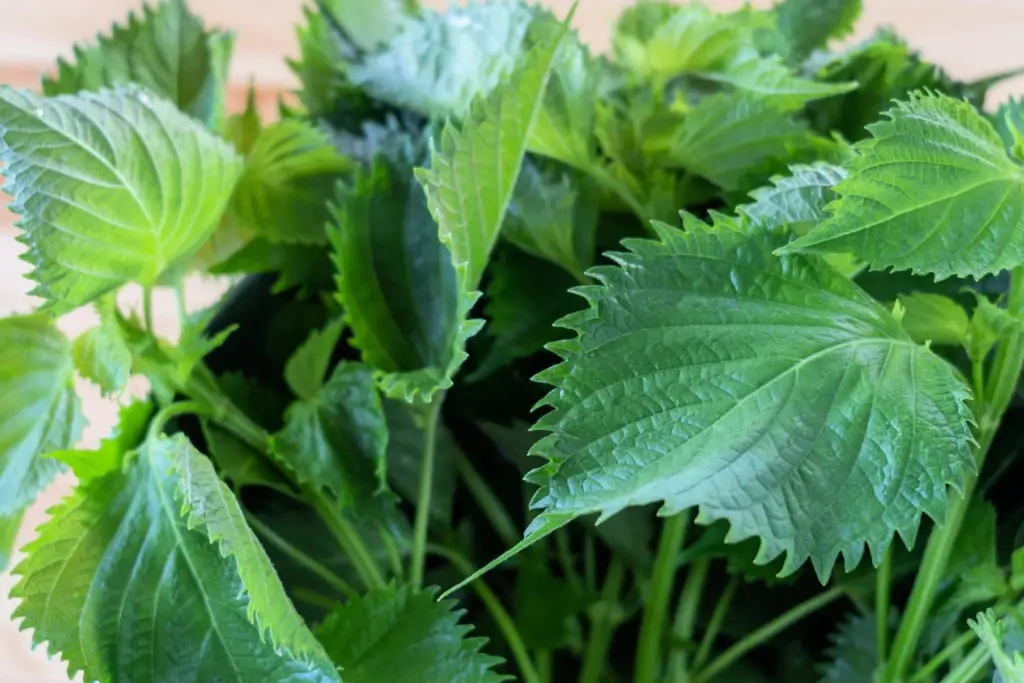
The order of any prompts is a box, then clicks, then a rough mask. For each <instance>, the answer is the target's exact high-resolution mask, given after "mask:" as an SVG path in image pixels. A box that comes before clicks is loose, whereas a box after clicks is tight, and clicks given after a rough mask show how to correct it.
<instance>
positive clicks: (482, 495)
mask: <svg viewBox="0 0 1024 683" xmlns="http://www.w3.org/2000/svg"><path fill="white" fill-rule="evenodd" d="M455 468H456V469H457V470H458V472H459V476H460V477H461V478H462V482H463V483H464V484H465V485H466V489H467V490H468V491H469V495H471V496H473V500H474V501H476V504H477V505H479V506H480V511H481V512H483V513H484V517H486V518H487V521H488V522H490V524H491V527H493V528H494V531H495V532H496V533H497V534H498V538H500V539H501V542H502V543H503V544H504V545H505V546H506V547H509V548H511V547H512V546H514V545H515V544H516V543H518V542H519V541H520V540H521V537H522V534H520V533H519V530H518V529H517V527H516V525H515V522H513V521H512V516H511V515H509V514H508V510H506V509H505V506H504V505H503V504H502V503H501V500H500V499H499V498H498V496H497V495H496V494H495V493H494V491H493V490H492V489H491V487H490V486H489V485H488V484H487V480H486V479H484V478H483V477H481V476H480V473H479V472H477V471H476V468H475V467H473V463H471V462H470V461H469V458H467V457H466V456H465V455H463V454H462V453H458V454H457V455H456V456H455Z"/></svg>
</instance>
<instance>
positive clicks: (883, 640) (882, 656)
mask: <svg viewBox="0 0 1024 683" xmlns="http://www.w3.org/2000/svg"><path fill="white" fill-rule="evenodd" d="M891 590H892V546H891V545H890V546H889V548H887V549H886V551H885V557H883V558H882V566H881V567H879V568H878V573H877V574H876V575H875V647H876V649H877V652H878V663H879V665H881V666H884V665H885V660H886V658H887V657H888V656H889V603H890V594H891Z"/></svg>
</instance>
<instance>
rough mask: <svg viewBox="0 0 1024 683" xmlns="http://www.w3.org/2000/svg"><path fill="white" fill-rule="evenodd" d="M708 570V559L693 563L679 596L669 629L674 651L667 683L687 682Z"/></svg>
mask: <svg viewBox="0 0 1024 683" xmlns="http://www.w3.org/2000/svg"><path fill="white" fill-rule="evenodd" d="M710 566H711V560H709V559H707V558H701V559H699V560H697V561H696V562H694V563H693V565H692V566H691V567H690V571H689V572H687V574H686V582H685V583H684V584H683V592H682V593H681V594H680V596H679V606H678V607H677V609H676V618H675V623H674V624H673V626H672V640H673V649H672V655H671V656H670V657H669V665H668V673H669V677H670V680H673V681H676V683H686V681H688V680H689V676H688V674H687V671H688V667H689V662H688V659H689V654H690V648H691V646H692V645H693V632H694V630H695V628H696V625H697V609H698V608H699V607H700V599H701V596H702V595H703V593H704V585H705V584H706V583H707V579H708V569H709V568H710Z"/></svg>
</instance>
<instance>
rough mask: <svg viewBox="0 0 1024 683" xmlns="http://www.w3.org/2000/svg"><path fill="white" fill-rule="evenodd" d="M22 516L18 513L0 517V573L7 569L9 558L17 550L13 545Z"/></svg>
mask: <svg viewBox="0 0 1024 683" xmlns="http://www.w3.org/2000/svg"><path fill="white" fill-rule="evenodd" d="M23 516H24V514H23V513H21V512H19V513H17V514H14V515H10V516H3V517H0V572H2V571H5V570H6V569H7V565H8V563H9V562H10V561H11V556H12V555H13V554H14V551H15V550H17V549H16V548H15V547H14V544H15V543H16V542H17V539H18V531H19V530H20V529H21V521H22V518H23Z"/></svg>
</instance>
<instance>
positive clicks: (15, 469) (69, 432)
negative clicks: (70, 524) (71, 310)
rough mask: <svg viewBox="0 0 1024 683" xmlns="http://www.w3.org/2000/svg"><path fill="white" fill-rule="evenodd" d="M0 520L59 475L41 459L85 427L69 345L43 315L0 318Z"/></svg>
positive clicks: (66, 444) (75, 438)
mask: <svg viewBox="0 0 1024 683" xmlns="http://www.w3.org/2000/svg"><path fill="white" fill-rule="evenodd" d="M0 349H3V352H2V353H0V517H10V516H13V515H18V514H21V512H22V510H24V509H25V507H27V506H28V505H29V504H30V503H31V502H32V501H33V500H35V497H36V495H37V494H38V493H39V492H40V491H42V490H43V487H45V486H46V485H47V484H49V483H50V481H51V480H52V479H53V477H54V476H55V475H56V474H57V472H59V471H60V470H61V464H60V463H59V462H58V461H56V460H53V459H50V458H43V457H42V456H43V455H44V454H46V453H49V452H50V451H56V450H61V449H66V448H71V447H72V446H74V445H75V443H76V442H77V441H78V439H79V437H80V436H81V434H82V428H83V427H84V426H85V419H84V418H83V417H82V410H81V406H80V405H79V402H78V396H76V395H75V390H74V386H73V385H72V379H73V372H74V371H73V367H72V362H71V345H70V344H69V343H68V341H67V339H65V338H64V335H62V334H61V333H60V332H59V331H58V330H57V328H55V327H54V326H53V322H52V321H51V320H50V319H49V318H48V317H47V316H43V315H31V316H19V317H14V318H3V319H0Z"/></svg>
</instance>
